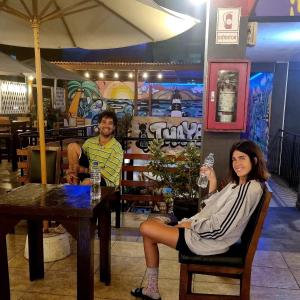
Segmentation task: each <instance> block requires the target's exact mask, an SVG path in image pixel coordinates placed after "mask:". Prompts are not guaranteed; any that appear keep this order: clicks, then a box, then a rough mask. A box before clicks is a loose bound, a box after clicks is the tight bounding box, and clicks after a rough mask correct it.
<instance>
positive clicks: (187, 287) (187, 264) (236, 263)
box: [179, 188, 272, 300]
mask: <svg viewBox="0 0 300 300" xmlns="http://www.w3.org/2000/svg"><path fill="white" fill-rule="evenodd" d="M271 197H272V193H271V192H270V191H269V190H268V189H267V188H266V189H265V191H264V193H263V195H262V197H261V200H260V201H259V203H258V205H257V207H256V209H255V211H254V212H253V214H252V216H251V218H250V220H249V222H248V224H247V226H246V228H245V230H244V232H243V234H242V237H241V242H239V243H236V244H235V245H233V246H232V247H231V248H230V250H229V251H227V252H226V253H222V254H218V255H207V256H203V255H183V254H181V253H180V254H179V262H180V263H181V265H180V282H179V300H199V299H210V300H217V299H220V300H232V299H241V300H249V299H250V280H251V268H252V261H253V258H254V254H255V251H256V248H257V244H258V240H259V237H260V234H261V230H262V227H263V223H264V220H265V217H266V215H267V211H268V207H269V204H270V200H271ZM193 274H205V275H214V276H221V277H229V278H236V279H239V280H240V295H215V294H200V293H193V292H192V276H193Z"/></svg>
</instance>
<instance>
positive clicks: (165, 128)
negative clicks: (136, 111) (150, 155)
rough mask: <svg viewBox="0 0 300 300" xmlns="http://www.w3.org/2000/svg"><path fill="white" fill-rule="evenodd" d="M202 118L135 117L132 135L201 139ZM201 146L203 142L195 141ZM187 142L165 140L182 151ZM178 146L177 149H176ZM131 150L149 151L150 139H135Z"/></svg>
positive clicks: (171, 146)
mask: <svg viewBox="0 0 300 300" xmlns="http://www.w3.org/2000/svg"><path fill="white" fill-rule="evenodd" d="M202 121H203V120H202V118H185V117H183V118H171V117H134V118H133V124H132V125H133V126H132V137H136V138H140V139H142V138H144V139H146V138H157V139H180V140H185V139H189V140H191V139H195V140H196V139H201V135H202ZM195 143H196V145H198V146H201V142H195ZM186 145H187V142H184V141H178V142H170V141H165V146H166V147H167V148H169V149H172V150H176V151H180V150H181V149H182V147H184V146H186ZM175 148H176V149H175ZM131 152H133V153H139V152H144V153H147V152H148V141H146V140H145V141H143V140H139V141H134V142H132V143H131Z"/></svg>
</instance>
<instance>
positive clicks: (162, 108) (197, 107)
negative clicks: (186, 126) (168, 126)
mask: <svg viewBox="0 0 300 300" xmlns="http://www.w3.org/2000/svg"><path fill="white" fill-rule="evenodd" d="M138 92H139V100H138V111H137V115H138V116H153V117H163V116H168V117H193V118H197V117H202V99H203V85H202V84H189V83H144V84H141V85H139V91H138Z"/></svg>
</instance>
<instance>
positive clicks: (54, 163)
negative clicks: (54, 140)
mask: <svg viewBox="0 0 300 300" xmlns="http://www.w3.org/2000/svg"><path fill="white" fill-rule="evenodd" d="M17 153H18V156H19V159H20V161H19V162H18V168H19V169H20V170H21V176H20V177H19V182H20V183H22V184H25V183H28V182H35V183H40V182H41V163H40V149H39V147H38V146H33V147H28V148H25V149H18V150H17ZM46 165H47V183H59V182H60V174H61V150H60V147H50V146H47V147H46Z"/></svg>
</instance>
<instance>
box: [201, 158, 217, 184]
mask: <svg viewBox="0 0 300 300" xmlns="http://www.w3.org/2000/svg"><path fill="white" fill-rule="evenodd" d="M214 162H215V159H214V154H213V153H209V154H208V155H207V157H206V158H205V159H204V162H203V165H202V166H204V167H210V168H212V167H213V165H214ZM197 185H198V186H199V187H201V188H203V189H205V188H206V187H207V185H208V177H207V175H206V174H204V173H201V172H200V176H199V177H198V180H197Z"/></svg>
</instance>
